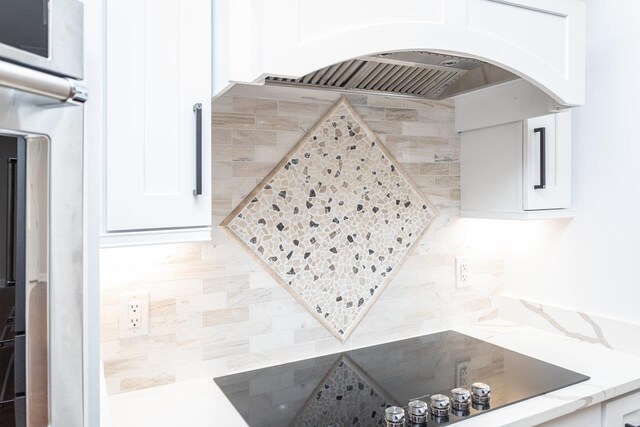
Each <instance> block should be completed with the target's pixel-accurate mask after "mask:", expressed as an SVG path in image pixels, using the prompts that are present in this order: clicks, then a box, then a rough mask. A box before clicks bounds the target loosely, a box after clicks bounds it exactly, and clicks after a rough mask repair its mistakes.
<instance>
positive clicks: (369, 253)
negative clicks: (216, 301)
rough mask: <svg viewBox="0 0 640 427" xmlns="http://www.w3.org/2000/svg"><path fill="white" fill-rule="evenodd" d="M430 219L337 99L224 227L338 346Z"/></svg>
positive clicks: (427, 208)
mask: <svg viewBox="0 0 640 427" xmlns="http://www.w3.org/2000/svg"><path fill="white" fill-rule="evenodd" d="M434 215H435V209H434V208H433V207H432V205H431V203H429V201H428V200H425V199H423V198H422V197H421V195H420V194H419V193H418V192H417V191H416V190H415V188H414V186H413V185H412V184H411V182H410V181H409V178H408V177H407V176H406V175H405V174H404V172H402V171H401V170H400V169H399V167H398V162H397V161H395V159H393V157H392V156H391V155H390V153H389V152H388V151H387V150H386V148H385V147H384V146H383V145H382V144H381V142H380V141H379V140H378V138H377V137H376V136H375V134H374V133H373V132H372V131H371V130H370V129H369V128H368V126H367V125H366V124H365V123H364V122H363V121H362V119H361V118H360V117H359V116H358V115H357V113H356V112H355V111H354V110H353V109H352V107H351V106H350V105H349V103H348V102H347V101H346V99H345V98H341V99H340V100H338V102H336V104H335V105H334V106H333V107H332V108H331V109H330V110H329V112H328V113H327V114H326V115H325V116H324V117H323V118H321V119H320V121H319V122H318V123H317V124H316V125H315V126H314V127H313V128H312V129H311V130H310V131H309V132H308V133H307V135H305V136H304V137H303V139H302V140H301V141H300V142H299V143H298V144H297V145H296V146H295V147H294V148H293V149H292V150H291V152H289V153H288V154H287V155H286V156H285V158H284V159H283V160H282V161H281V162H280V163H279V164H278V165H276V167H275V168H274V169H273V170H272V171H271V173H269V174H268V175H267V177H266V178H265V179H264V180H263V181H262V182H261V183H260V184H258V186H257V187H256V189H255V190H254V191H253V192H251V194H249V195H248V196H247V197H246V199H245V200H243V201H242V202H241V203H240V205H239V206H238V207H237V208H236V209H235V210H234V211H233V212H231V214H230V215H229V216H228V217H227V219H225V221H224V222H223V224H222V225H223V226H226V228H227V230H228V231H231V235H232V237H234V238H235V239H236V240H237V241H239V243H241V245H242V246H244V247H245V248H246V249H248V250H249V251H250V253H251V254H253V256H254V257H255V258H256V259H257V260H258V261H259V262H260V263H261V265H262V266H263V267H265V268H266V270H267V271H268V272H269V273H270V274H271V275H272V276H273V277H274V278H275V279H276V280H278V282H280V284H281V285H282V286H284V287H285V288H286V289H287V290H288V291H289V292H291V293H292V294H293V295H294V297H296V299H297V300H298V301H299V302H300V303H302V304H303V305H304V306H305V307H306V308H307V309H308V310H309V311H310V312H311V313H312V314H313V315H314V316H315V317H316V318H317V319H318V320H319V321H320V322H321V323H322V324H323V325H324V326H325V327H327V328H328V329H329V330H330V331H331V332H332V333H333V334H334V335H335V336H336V337H337V338H338V339H340V340H341V341H344V340H346V338H347V337H348V336H349V334H350V333H351V332H352V331H353V330H354V328H355V327H356V326H357V324H358V322H359V321H360V320H361V319H362V318H363V316H364V315H365V314H366V312H367V310H368V309H369V307H370V306H371V305H372V304H373V303H374V302H375V300H376V299H377V298H378V296H379V295H380V293H381V292H382V290H383V288H384V287H385V285H386V284H387V283H388V282H389V281H390V279H391V277H392V276H393V274H394V273H395V272H396V271H397V270H398V268H399V267H400V264H401V263H402V261H403V260H404V258H405V257H406V255H407V254H408V252H409V250H410V248H411V246H412V245H413V244H414V243H415V242H417V241H418V239H419V237H420V236H421V235H422V233H423V232H424V231H425V230H426V228H427V226H428V225H429V223H430V222H431V220H432V219H433V217H434Z"/></svg>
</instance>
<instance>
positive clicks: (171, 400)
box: [106, 320, 640, 427]
mask: <svg viewBox="0 0 640 427" xmlns="http://www.w3.org/2000/svg"><path fill="white" fill-rule="evenodd" d="M454 330H455V331H457V332H460V333H463V334H466V335H469V336H472V337H474V338H478V339H481V340H484V341H487V342H490V343H492V344H496V345H499V346H501V347H504V348H507V349H509V350H513V351H517V352H520V353H523V354H526V355H528V356H531V357H535V358H537V359H540V360H543V361H545V362H549V363H553V364H555V365H558V366H561V367H563V368H566V369H570V370H573V371H576V372H579V373H582V374H584V375H588V376H590V377H591V379H590V380H588V381H586V382H583V383H580V384H576V385H573V386H570V387H566V388H563V389H561V390H558V391H554V392H552V393H548V394H545V395H543V396H539V397H536V398H533V399H528V400H526V401H524V402H520V403H517V404H514V405H510V406H507V407H504V408H500V409H497V410H495V411H491V412H488V413H486V414H483V415H482V416H478V417H474V418H470V419H468V420H466V421H463V422H462V423H458V424H456V425H460V426H465V427H473V426H491V425H496V426H498V425H501V426H524V425H534V424H538V423H542V422H545V421H549V420H552V419H555V418H558V417H561V416H563V415H567V414H570V413H572V412H575V411H578V410H580V409H582V408H585V407H588V406H590V405H593V404H596V403H599V402H602V401H605V400H608V399H611V398H613V397H616V396H620V395H622V394H625V393H627V392H630V391H633V390H636V389H640V357H637V356H634V355H631V354H627V353H623V352H620V351H615V350H611V349H607V348H605V347H603V346H602V345H598V344H592V343H587V342H584V341H579V340H577V339H574V338H569V337H566V336H562V335H559V334H553V333H550V332H547V331H543V330H540V329H535V328H531V327H528V326H523V325H520V324H517V323H512V322H507V321H504V320H493V321H486V322H481V323H477V324H474V325H469V326H464V327H460V328H455V329H454ZM621 367H624V369H621ZM109 404H110V410H111V419H112V426H113V427H120V426H126V427H147V426H154V427H158V426H176V425H184V426H214V425H221V424H220V423H221V422H224V425H227V426H239V427H240V426H246V425H247V424H246V423H245V422H244V421H243V419H242V417H241V416H240V415H239V414H238V412H237V411H236V410H235V409H234V408H233V406H232V405H231V403H230V402H229V401H228V400H227V399H226V397H225V396H224V394H223V393H222V391H221V390H220V389H219V388H218V387H217V386H216V384H215V383H214V382H213V380H212V379H211V378H204V379H198V380H193V381H184V382H179V383H175V384H169V385H164V386H160V387H154V388H150V389H145V390H139V391H134V392H130V393H123V394H118V395H115V396H112V397H110V398H109ZM106 427H108V426H106Z"/></svg>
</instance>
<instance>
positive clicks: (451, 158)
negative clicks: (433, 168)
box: [435, 152, 460, 163]
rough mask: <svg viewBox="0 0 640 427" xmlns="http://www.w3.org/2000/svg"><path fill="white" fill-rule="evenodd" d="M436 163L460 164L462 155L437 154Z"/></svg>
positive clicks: (450, 153) (451, 153)
mask: <svg viewBox="0 0 640 427" xmlns="http://www.w3.org/2000/svg"><path fill="white" fill-rule="evenodd" d="M435 161H436V162H438V163H440V162H445V163H452V162H455V163H459V162H460V153H453V152H440V153H436V154H435Z"/></svg>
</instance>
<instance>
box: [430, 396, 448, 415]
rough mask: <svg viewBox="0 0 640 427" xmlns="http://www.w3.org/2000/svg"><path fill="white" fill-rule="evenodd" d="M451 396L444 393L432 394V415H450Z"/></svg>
mask: <svg viewBox="0 0 640 427" xmlns="http://www.w3.org/2000/svg"><path fill="white" fill-rule="evenodd" d="M449 406H450V403H449V398H448V397H447V396H445V395H444V394H434V395H433V396H431V415H433V416H434V417H446V416H447V415H449Z"/></svg>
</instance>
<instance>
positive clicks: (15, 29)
mask: <svg viewBox="0 0 640 427" xmlns="http://www.w3.org/2000/svg"><path fill="white" fill-rule="evenodd" d="M82 14H83V4H82V2H80V1H79V0H0V58H1V59H2V60H5V61H9V62H13V63H16V64H20V65H22V66H26V67H29V68H33V69H36V70H40V71H44V72H47V73H51V74H55V75H58V76H65V77H71V78H74V79H82V78H83V55H82V33H83V19H82Z"/></svg>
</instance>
